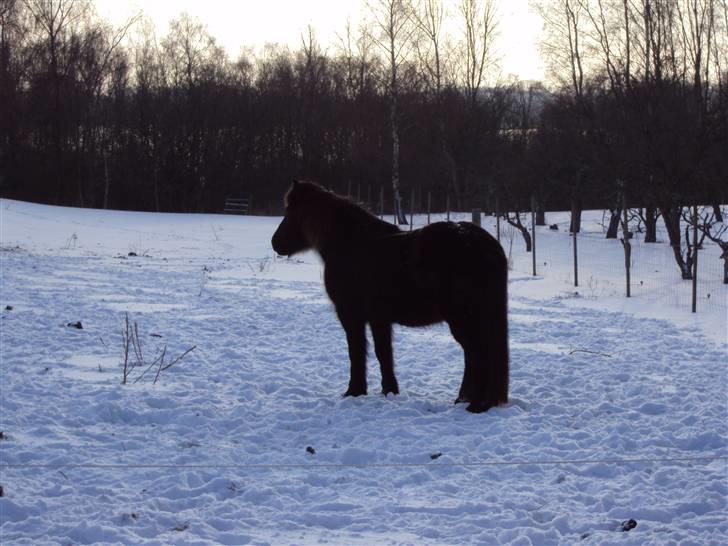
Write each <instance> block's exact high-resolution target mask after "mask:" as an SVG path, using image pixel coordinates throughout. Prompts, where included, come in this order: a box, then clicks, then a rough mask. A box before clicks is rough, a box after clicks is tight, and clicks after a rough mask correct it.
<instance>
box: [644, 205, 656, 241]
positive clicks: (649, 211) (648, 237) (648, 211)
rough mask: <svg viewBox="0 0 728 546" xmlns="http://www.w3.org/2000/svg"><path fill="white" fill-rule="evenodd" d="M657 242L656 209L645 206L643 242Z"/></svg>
mask: <svg viewBox="0 0 728 546" xmlns="http://www.w3.org/2000/svg"><path fill="white" fill-rule="evenodd" d="M656 242H657V210H656V209H655V207H652V206H648V207H646V208H645V243H656Z"/></svg>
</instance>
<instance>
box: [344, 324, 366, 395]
mask: <svg viewBox="0 0 728 546" xmlns="http://www.w3.org/2000/svg"><path fill="white" fill-rule="evenodd" d="M341 325H342V326H343V327H344V330H345V331H346V341H347V343H348V345H349V362H350V363H351V372H350V375H349V388H348V389H346V392H345V393H344V396H360V395H363V394H366V393H367V338H366V323H365V322H364V321H359V320H342V321H341Z"/></svg>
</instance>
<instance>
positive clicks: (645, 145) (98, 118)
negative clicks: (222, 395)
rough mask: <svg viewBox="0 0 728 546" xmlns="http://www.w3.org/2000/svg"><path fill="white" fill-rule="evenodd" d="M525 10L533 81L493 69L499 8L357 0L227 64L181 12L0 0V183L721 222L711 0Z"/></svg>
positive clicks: (723, 38)
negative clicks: (425, 196) (117, 19)
mask: <svg viewBox="0 0 728 546" xmlns="http://www.w3.org/2000/svg"><path fill="white" fill-rule="evenodd" d="M533 7H534V8H535V9H538V11H539V13H540V14H541V15H542V17H543V19H544V25H545V37H544V41H543V44H542V53H543V56H544V58H545V59H548V63H549V80H548V81H549V82H550V83H549V84H548V85H544V84H541V83H533V82H522V81H517V80H512V79H511V80H508V79H503V78H500V79H499V78H498V77H497V59H496V55H495V51H494V41H495V38H496V36H497V32H498V12H497V3H496V2H495V1H494V0H458V1H457V2H445V1H443V0H412V1H410V0H372V1H371V2H370V4H369V10H368V11H369V13H370V17H369V18H368V20H367V21H365V22H364V23H362V24H361V25H359V26H357V27H352V26H351V25H347V27H346V28H343V29H342V31H341V33H340V35H339V39H338V41H337V43H336V44H333V45H331V46H329V47H326V48H324V47H323V46H322V45H321V44H320V43H319V42H318V41H317V39H316V35H315V31H314V29H313V28H309V29H308V31H307V32H305V33H304V35H303V36H301V41H300V46H299V47H297V48H290V47H286V46H280V45H267V46H265V47H264V48H262V49H260V50H258V51H254V50H252V49H246V50H244V51H243V52H242V53H241V54H240V55H238V56H237V57H235V58H231V57H230V56H229V55H228V53H226V51H225V50H224V49H223V48H222V47H221V46H220V45H219V44H218V43H217V41H216V40H215V38H214V36H212V35H211V34H210V33H209V31H208V29H207V28H206V27H205V25H204V24H203V23H202V22H201V21H199V20H197V19H195V18H192V17H191V16H189V15H187V14H184V13H183V14H181V15H180V16H179V17H177V18H176V19H174V20H173V21H171V22H170V24H169V27H168V29H166V32H165V33H164V34H163V35H161V36H160V35H157V29H155V28H154V27H153V26H152V25H151V23H150V22H149V21H148V20H145V19H144V18H143V17H141V16H140V17H135V18H132V19H130V20H129V21H128V22H127V23H126V24H124V25H122V26H120V27H113V26H111V25H110V24H109V23H107V22H106V21H104V20H102V19H101V18H99V17H98V16H97V15H96V14H95V12H94V6H93V3H91V2H89V1H87V0H0V25H1V26H0V192H1V193H2V195H3V196H6V197H14V198H19V199H26V200H32V201H40V202H46V203H54V204H64V205H74V206H84V207H97V208H120V209H137V210H152V211H185V212H217V211H220V210H221V209H222V206H223V203H224V199H225V197H227V196H232V197H237V196H240V195H251V196H252V198H253V210H254V211H255V212H257V213H274V212H279V210H280V206H281V205H280V196H281V194H282V192H283V191H284V190H285V188H286V187H287V186H288V184H289V182H290V180H292V179H294V178H299V179H311V180H316V181H319V182H320V183H322V184H324V185H325V186H327V187H329V188H332V189H334V190H336V191H339V192H342V193H346V192H347V191H348V188H352V187H354V188H359V190H358V195H359V196H360V197H361V198H362V199H364V196H366V199H367V200H368V201H377V200H378V196H379V191H380V188H385V192H384V194H385V200H386V207H387V210H394V212H395V213H398V215H399V216H400V219H401V220H404V214H403V211H404V209H405V208H408V207H409V205H408V204H405V205H402V204H401V198H402V196H404V198H405V200H407V199H408V198H409V195H411V193H412V192H413V191H416V192H417V193H416V195H421V194H422V193H423V192H431V193H432V196H433V202H434V204H435V206H436V207H437V208H440V209H442V208H444V204H445V199H446V196H449V197H450V199H451V202H452V206H453V207H454V208H458V209H461V210H462V209H467V208H470V207H482V208H486V209H491V210H492V209H494V208H495V207H496V205H497V206H498V207H499V208H500V210H526V209H528V208H529V207H530V206H531V202H532V200H533V201H535V203H536V206H537V208H538V209H539V210H541V211H543V210H554V209H560V210H565V209H573V210H574V211H575V213H576V214H575V218H576V219H577V220H578V212H579V211H580V210H581V208H583V207H600V208H610V209H611V210H612V211H613V223H615V222H616V221H618V219H619V217H620V213H621V209H622V207H623V206H625V204H626V206H628V207H630V208H631V209H635V210H637V211H638V212H639V214H640V215H641V216H642V218H643V220H644V225H645V227H646V229H647V230H648V240H653V239H654V237H655V231H654V230H655V223H656V222H657V219H658V217H659V216H662V218H663V220H664V221H665V225H666V226H667V228H668V233H670V238H671V242H673V243H674V242H675V241H678V242H679V240H680V236H681V234H680V213H681V211H682V207H683V206H686V205H691V204H695V203H697V204H701V205H708V206H712V205H715V213H717V214H719V213H720V210H719V206H718V205H719V204H720V203H725V202H726V197H728V196H727V195H726V187H728V184H726V181H727V180H728V164H727V163H728V87H727V84H728V68H727V67H726V63H727V62H728V24H727V21H728V8H727V7H726V1H725V0H542V1H538V2H534V3H533ZM370 196H371V197H370ZM370 204H371V203H370ZM377 206H378V205H377ZM615 218H616V219H617V220H614V219H615ZM615 226H616V223H615ZM577 228H578V225H577ZM613 231H615V232H616V227H615V228H614V230H613ZM676 252H678V253H680V254H681V255H682V253H683V249H680V250H677V251H676ZM683 261H684V260H683Z"/></svg>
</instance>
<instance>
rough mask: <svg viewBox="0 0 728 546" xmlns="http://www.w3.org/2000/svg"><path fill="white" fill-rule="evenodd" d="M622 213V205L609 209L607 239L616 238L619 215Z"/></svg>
mask: <svg viewBox="0 0 728 546" xmlns="http://www.w3.org/2000/svg"><path fill="white" fill-rule="evenodd" d="M621 214H622V207H616V208H613V209H609V227H607V239H616V238H617V231H618V230H619V217H620V215H621Z"/></svg>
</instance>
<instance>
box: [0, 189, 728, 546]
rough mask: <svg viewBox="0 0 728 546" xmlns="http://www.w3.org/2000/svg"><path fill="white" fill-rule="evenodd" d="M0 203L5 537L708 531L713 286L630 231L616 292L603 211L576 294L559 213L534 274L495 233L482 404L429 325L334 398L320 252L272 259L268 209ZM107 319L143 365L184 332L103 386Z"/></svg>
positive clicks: (539, 539)
mask: <svg viewBox="0 0 728 546" xmlns="http://www.w3.org/2000/svg"><path fill="white" fill-rule="evenodd" d="M0 214H1V225H0V227H1V229H2V233H1V235H0V245H1V248H0V259H1V260H2V262H1V263H2V267H1V273H2V280H1V282H2V284H1V291H0V315H1V319H0V321H1V322H0V327H1V332H2V344H1V347H0V359H1V367H0V374H1V375H0V430H1V431H2V438H0V485H2V488H3V489H2V493H3V496H2V497H1V498H0V542H2V544H49V543H59V544H76V543H81V544H82V543H91V542H102V543H124V544H143V543H148V544H206V543H210V544H213V543H215V544H216V543H225V544H247V543H251V544H309V543H328V544H514V545H528V544H533V545H548V544H565V545H566V544H569V545H570V544H639V545H642V544H655V545H669V544H684V545H687V544H715V545H725V544H728V508H727V500H728V459H727V458H728V419H727V417H728V400H727V396H726V387H727V385H728V376H727V364H726V363H727V362H728V359H727V358H726V298H727V292H726V287H725V286H723V285H720V283H719V280H720V277H718V278H717V280H716V281H706V282H707V283H708V284H705V283H704V284H701V288H700V294H701V298H703V299H701V302H700V303H699V312H698V313H697V314H695V315H693V314H691V313H690V309H689V298H688V299H687V305H685V303H686V302H685V297H684V294H689V290H690V288H689V283H684V282H675V281H672V280H668V282H669V283H673V284H667V285H665V283H664V282H662V280H661V275H664V276H666V277H665V278H668V277H669V278H670V279H671V278H672V276H673V275H676V271H677V268H676V267H675V266H674V265H672V266H671V267H672V269H673V270H674V271H669V272H668V269H669V267H668V266H667V265H665V267H664V268H663V267H656V266H655V264H657V263H662V262H661V261H660V260H663V261H664V263H665V264H669V263H670V262H669V259H665V258H664V256H665V255H667V256H668V258H669V254H666V253H669V252H670V251H669V248H668V247H667V245H641V246H640V250H639V252H640V256H643V257H644V258H643V259H642V261H640V262H639V263H640V264H642V265H641V266H640V267H641V269H639V268H638V269H636V271H635V273H634V275H635V280H634V282H635V297H634V298H631V299H630V300H627V299H626V298H624V297H622V292H623V280H622V278H623V277H622V275H623V273H622V270H621V268H620V267H619V266H618V265H617V266H615V265H607V264H614V260H616V261H617V262H616V263H617V264H620V263H621V262H620V261H619V260H620V256H621V252H622V251H621V247H620V246H619V243H618V242H615V241H603V239H602V234H601V226H600V225H599V221H600V220H601V214H600V213H592V214H587V215H586V227H585V233H584V234H583V235H582V238H581V239H580V241H579V259H580V262H581V263H582V264H583V267H584V273H581V272H580V279H582V284H581V286H580V287H579V288H574V287H573V285H570V284H569V282H570V280H571V278H570V269H571V261H570V256H571V248H570V246H569V245H570V243H569V238H568V235H567V234H566V233H564V229H563V227H562V229H561V231H559V232H551V231H549V230H548V228H545V229H541V228H539V232H538V241H537V251H538V254H537V255H538V257H539V270H540V275H542V276H539V277H536V278H533V277H531V276H530V274H529V272H530V267H531V265H530V263H531V262H530V256H529V255H526V254H525V253H523V252H522V241H520V240H518V239H516V240H514V243H513V255H514V271H513V272H512V275H511V282H510V286H509V289H510V343H511V361H512V364H511V370H512V373H511V394H512V400H511V403H510V404H509V405H508V406H507V407H501V408H497V409H493V410H491V411H488V412H487V413H485V414H480V415H473V414H469V413H467V412H466V411H465V408H464V406H463V405H458V406H455V405H453V404H452V401H453V399H454V398H455V395H456V394H457V393H456V391H457V388H458V386H459V384H460V379H461V374H462V357H461V352H460V350H459V347H458V346H457V345H456V343H455V342H454V341H453V340H452V338H451V337H450V335H449V333H448V331H447V328H446V327H445V326H443V325H440V326H436V327H430V328H426V329H405V328H397V329H396V330H395V358H396V362H397V369H398V378H399V383H400V388H401V390H402V394H401V395H399V396H396V397H394V396H389V397H387V398H384V397H383V396H381V395H378V394H375V393H374V391H375V390H376V389H374V388H372V389H371V391H372V393H371V394H370V395H369V396H367V397H360V398H356V399H351V398H347V399H342V398H341V397H340V394H341V393H342V392H343V391H344V390H345V388H346V383H347V380H348V358H347V352H346V344H345V339H344V334H343V331H342V329H341V327H340V326H339V324H338V322H337V320H336V318H335V316H334V314H333V311H332V309H331V306H330V304H329V303H328V301H327V299H326V296H325V293H324V291H323V288H322V283H321V266H320V264H319V262H318V260H317V259H316V257H315V256H313V255H311V254H305V255H302V256H300V257H298V259H293V260H284V259H277V258H274V257H273V254H272V250H271V248H270V236H271V234H272V233H273V231H274V229H275V227H276V225H277V223H278V221H279V220H280V219H277V218H255V217H232V216H220V215H177V214H146V213H132V212H110V211H93V210H78V209H70V208H57V207H48V206H42V205H34V204H28V203H21V202H17V201H9V200H2V201H0ZM463 216H464V215H463ZM486 220H487V225H486V227H487V228H488V229H489V230H490V229H492V219H491V218H487V219H486ZM547 220H548V222H549V223H560V224H561V225H562V226H563V224H564V222H566V221H567V220H568V217H567V215H559V214H552V215H548V218H547ZM637 243H638V242H637ZM638 244H639V243H638ZM647 247H649V248H647ZM130 253H133V254H136V256H133V255H132V256H130V255H129V254H130ZM610 253H614V255H613V256H612V254H610ZM610 256H612V257H611V258H609V257H610ZM607 258H609V260H608V261H607ZM701 259H702V260H704V262H703V263H710V262H709V260H715V263H718V261H717V251H716V249H715V247H711V246H708V247H707V249H706V252H704V253H703V254H701ZM706 261H708V262H706ZM602 262H604V263H602ZM597 264H602V265H599V267H597ZM590 267H591V268H592V270H590V269H589V268H590ZM711 267H714V268H715V270H716V271H719V264H718V265H715V266H711ZM592 271H593V272H592ZM597 271H598V272H599V273H597ZM658 281H660V282H658ZM665 286H667V288H665ZM660 287H662V288H660ZM686 291H687V292H686ZM707 293H710V298H707V296H706V294H707ZM709 300H710V301H709ZM125 313H128V315H129V318H130V321H132V322H136V323H137V324H138V332H139V338H140V339H141V342H142V349H143V352H144V354H145V355H146V359H147V360H148V361H149V362H151V361H152V360H153V358H154V356H155V354H158V351H161V349H162V348H163V347H165V346H166V347H167V353H166V355H167V359H168V360H167V361H169V358H170V357H171V358H173V357H175V356H177V355H179V354H181V353H182V352H183V351H185V350H186V349H188V348H190V347H192V346H195V347H196V348H195V349H194V350H193V351H192V352H191V353H189V354H188V355H187V356H185V357H184V359H182V360H181V361H180V362H178V363H177V364H176V365H174V366H173V367H171V368H169V369H168V370H166V371H163V372H162V373H161V375H160V377H159V380H158V381H157V382H156V383H154V372H153V371H152V372H149V373H148V374H147V375H145V376H143V377H142V378H141V380H140V381H138V382H136V383H134V382H133V381H134V379H135V378H137V377H139V376H140V375H141V371H140V370H138V369H137V370H134V371H133V372H132V375H131V381H130V382H129V384H126V385H122V384H121V379H122V367H121V362H122V357H121V356H120V355H121V353H122V335H121V330H122V326H123V324H124V316H125ZM77 321H80V322H81V323H82V326H83V329H77V328H74V327H69V326H67V325H68V324H69V323H75V322H77ZM370 370H371V371H370V378H369V381H370V385H378V383H379V377H378V373H379V372H378V366H376V364H375V365H372V366H370ZM630 519H633V520H634V521H635V522H636V524H637V525H636V527H634V528H633V529H631V530H629V531H622V530H621V524H622V522H624V521H627V520H630Z"/></svg>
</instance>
